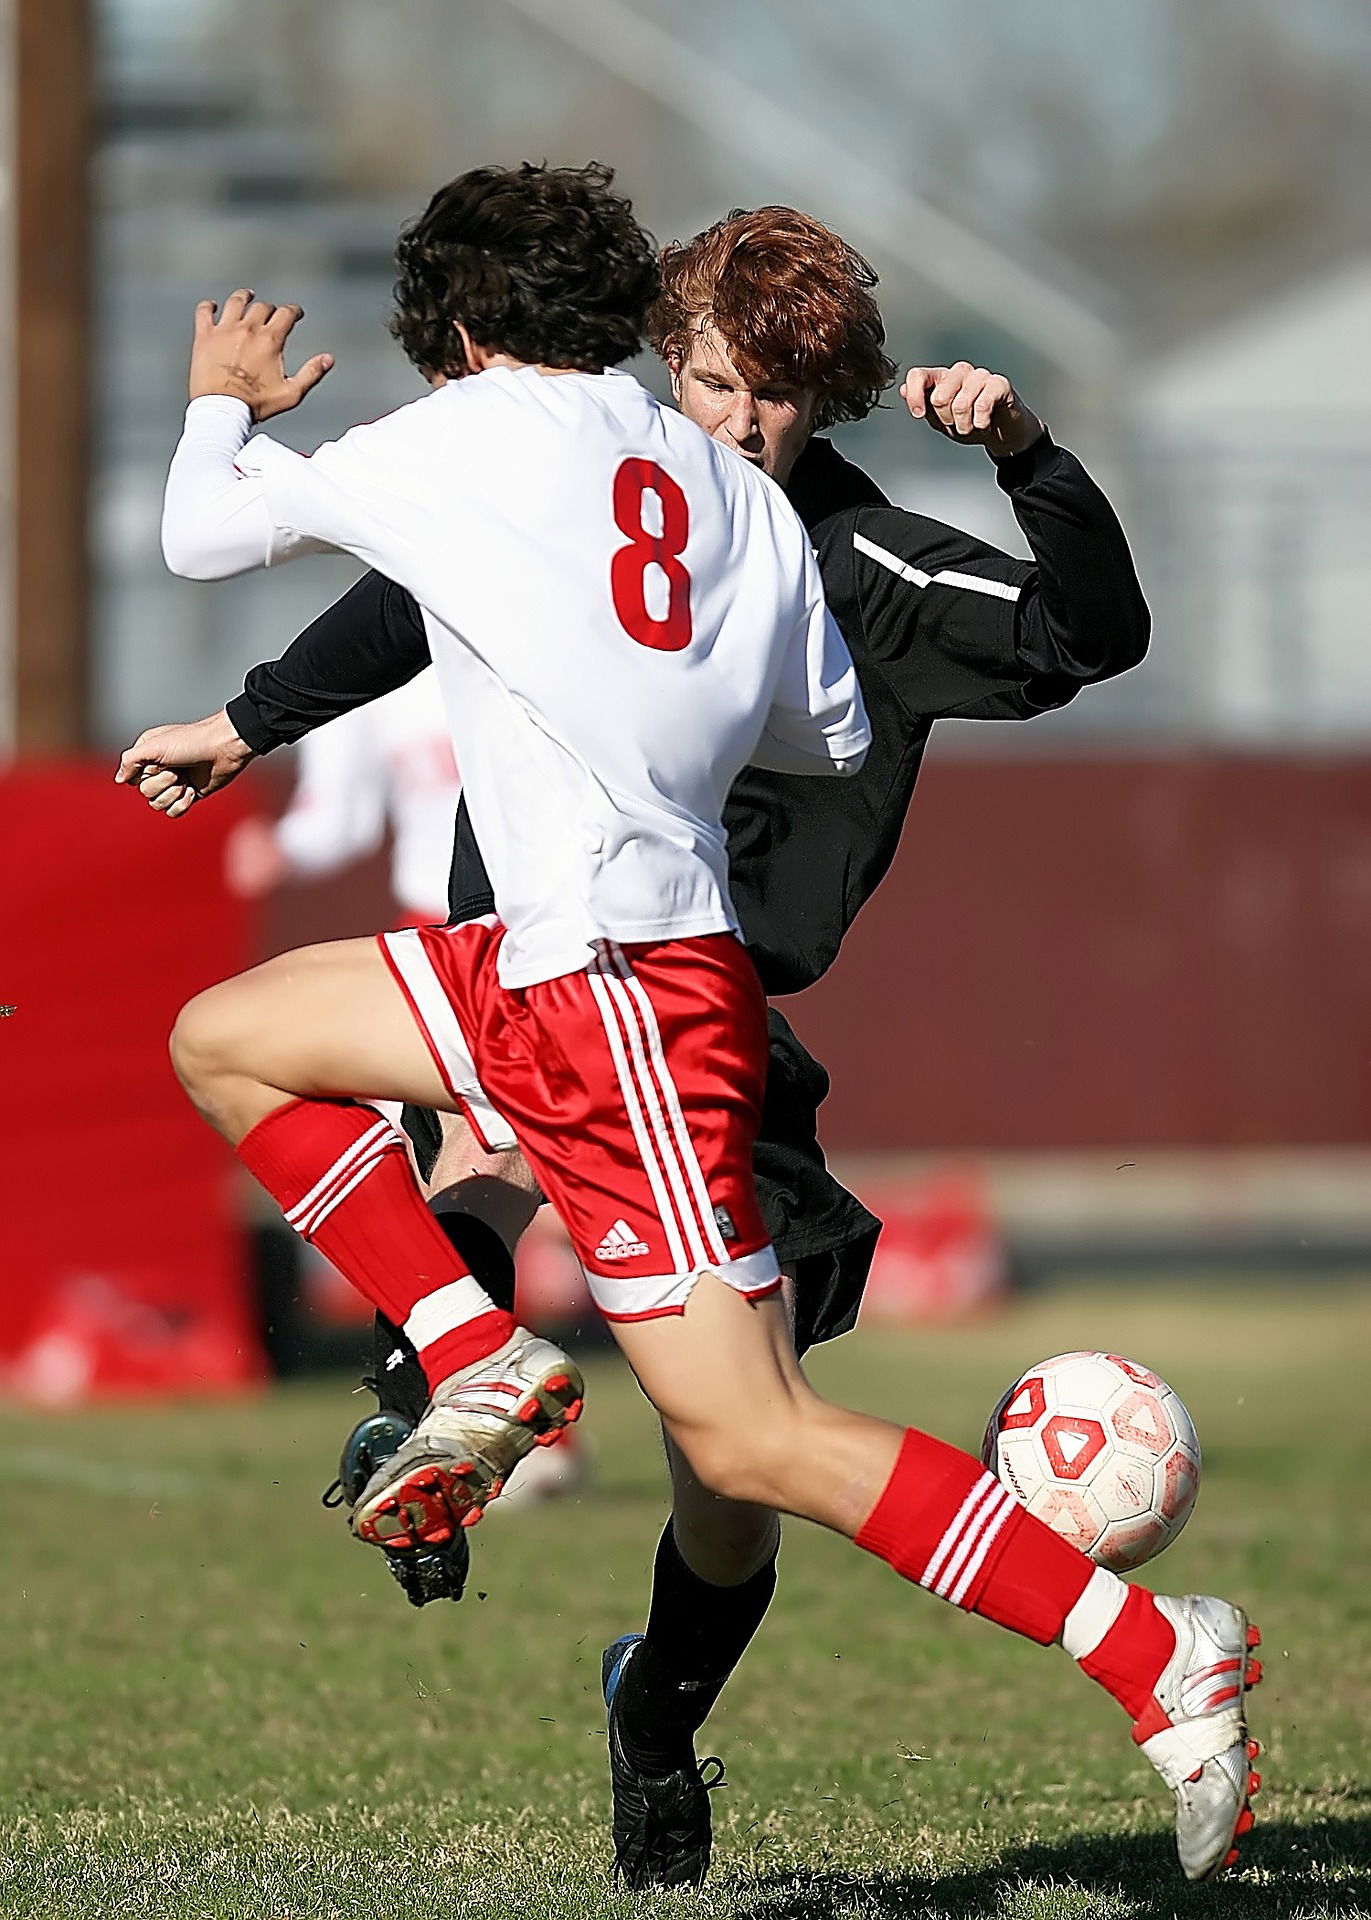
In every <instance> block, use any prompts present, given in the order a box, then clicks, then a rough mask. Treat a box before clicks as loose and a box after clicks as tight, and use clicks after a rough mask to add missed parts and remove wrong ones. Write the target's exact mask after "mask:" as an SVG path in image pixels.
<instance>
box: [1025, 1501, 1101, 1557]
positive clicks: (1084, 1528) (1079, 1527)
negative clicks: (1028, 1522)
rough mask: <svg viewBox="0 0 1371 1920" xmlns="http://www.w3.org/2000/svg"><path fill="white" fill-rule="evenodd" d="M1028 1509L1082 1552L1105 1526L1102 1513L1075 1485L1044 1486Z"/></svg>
mask: <svg viewBox="0 0 1371 1920" xmlns="http://www.w3.org/2000/svg"><path fill="white" fill-rule="evenodd" d="M1029 1510H1030V1512H1031V1513H1033V1514H1034V1515H1035V1516H1036V1517H1037V1518H1038V1519H1039V1520H1041V1521H1042V1522H1043V1523H1044V1525H1045V1526H1049V1527H1051V1529H1052V1531H1053V1532H1054V1533H1059V1534H1061V1536H1062V1538H1063V1539H1064V1540H1069V1541H1070V1542H1071V1544H1072V1546H1073V1547H1079V1548H1080V1550H1081V1552H1082V1553H1089V1552H1090V1550H1091V1548H1092V1547H1093V1546H1094V1545H1095V1542H1096V1541H1097V1540H1098V1539H1099V1537H1100V1535H1101V1534H1102V1533H1103V1532H1104V1530H1105V1524H1104V1516H1103V1515H1102V1514H1100V1513H1097V1512H1096V1510H1095V1508H1094V1507H1093V1506H1092V1504H1091V1502H1090V1501H1089V1500H1088V1499H1087V1498H1086V1496H1085V1495H1084V1494H1083V1493H1078V1492H1077V1491H1076V1489H1075V1488H1074V1487H1045V1488H1043V1490H1042V1491H1041V1492H1040V1493H1039V1494H1038V1495H1037V1496H1036V1498H1035V1499H1034V1500H1033V1502H1032V1504H1031V1506H1030V1509H1029Z"/></svg>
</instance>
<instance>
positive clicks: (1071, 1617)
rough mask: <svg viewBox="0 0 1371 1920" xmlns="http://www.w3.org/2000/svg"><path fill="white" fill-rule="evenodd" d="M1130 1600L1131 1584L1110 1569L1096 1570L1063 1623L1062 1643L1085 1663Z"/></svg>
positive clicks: (1074, 1658)
mask: <svg viewBox="0 0 1371 1920" xmlns="http://www.w3.org/2000/svg"><path fill="white" fill-rule="evenodd" d="M1127 1598H1128V1584H1127V1582H1126V1581H1124V1580H1120V1578H1119V1576H1118V1574H1117V1573H1111V1572H1110V1571H1109V1569H1108V1567H1096V1569H1095V1571H1094V1572H1093V1573H1092V1574H1091V1576H1090V1578H1089V1579H1088V1580H1087V1581H1086V1583H1085V1591H1084V1593H1083V1594H1082V1595H1081V1597H1080V1599H1079V1600H1078V1601H1077V1602H1076V1604H1075V1606H1074V1607H1073V1608H1072V1609H1071V1611H1070V1613H1068V1614H1067V1616H1066V1619H1065V1620H1064V1621H1063V1622H1062V1631H1061V1643H1062V1645H1063V1646H1064V1647H1065V1648H1066V1650H1067V1652H1068V1653H1069V1654H1070V1655H1071V1658H1072V1659H1073V1660H1084V1659H1085V1657H1086V1655H1087V1654H1089V1653H1093V1652H1094V1651H1095V1649H1096V1647H1098V1646H1099V1644H1100V1642H1101V1640H1103V1639H1104V1636H1105V1635H1106V1634H1107V1633H1108V1631H1109V1629H1110V1628H1111V1627H1112V1626H1113V1624H1114V1622H1115V1621H1116V1620H1117V1619H1118V1617H1119V1615H1120V1614H1121V1613H1122V1612H1123V1603H1124V1601H1125V1600H1126V1599H1127Z"/></svg>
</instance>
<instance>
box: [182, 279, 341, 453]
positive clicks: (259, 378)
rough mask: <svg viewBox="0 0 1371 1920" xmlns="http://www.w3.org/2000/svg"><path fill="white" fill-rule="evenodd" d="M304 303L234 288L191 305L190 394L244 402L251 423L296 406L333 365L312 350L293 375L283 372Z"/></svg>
mask: <svg viewBox="0 0 1371 1920" xmlns="http://www.w3.org/2000/svg"><path fill="white" fill-rule="evenodd" d="M304 311H305V310H304V308H303V307H289V306H288V307H273V306H272V305H271V304H270V303H269V302H268V301H266V300H254V299H253V297H252V294H251V292H250V291H249V289H248V288H246V287H239V288H238V290H237V292H236V293H231V294H230V295H229V297H228V299H227V300H225V302H224V306H223V311H222V312H220V310H219V305H218V302H217V301H214V300H202V301H201V302H200V304H199V306H198V307H197V308H196V309H195V339H194V342H193V344H192V346H191V350H190V397H191V399H192V400H199V399H201V398H203V396H204V395H205V394H208V393H226V394H228V395H230V397H231V398H232V399H234V400H242V401H245V402H246V404H247V405H248V407H249V408H250V409H251V411H252V417H253V419H254V420H255V421H258V422H261V421H263V420H270V419H271V418H272V416H273V415H274V414H278V413H289V412H290V410H291V408H292V407H298V406H299V404H300V402H301V401H302V400H303V399H304V397H305V395H306V394H307V393H308V392H309V391H310V389H311V387H317V386H318V384H319V382H320V381H321V380H322V379H323V377H324V375H325V374H326V373H327V372H328V370H329V368H330V367H331V366H332V365H333V355H332V354H331V353H316V354H315V355H314V357H313V359H312V360H306V362H305V364H304V365H303V366H302V367H301V368H300V370H299V372H298V373H287V372H286V362H285V352H286V341H287V340H288V339H289V338H290V334H291V331H292V329H293V328H294V326H295V323H296V321H297V320H300V319H302V318H303V317H304Z"/></svg>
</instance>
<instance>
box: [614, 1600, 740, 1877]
mask: <svg viewBox="0 0 1371 1920" xmlns="http://www.w3.org/2000/svg"><path fill="white" fill-rule="evenodd" d="M642 1637H643V1636H642V1635H641V1634H640V1633H629V1634H625V1635H624V1637H623V1638H622V1639H620V1640H616V1641H615V1642H614V1643H613V1645H612V1646H608V1647H606V1648H605V1651H604V1657H603V1659H602V1660H601V1662H600V1683H601V1685H602V1687H603V1688H604V1696H605V1728H606V1732H607V1734H608V1736H609V1781H610V1788H611V1791H612V1792H613V1795H614V1877H615V1879H616V1880H619V1881H621V1882H622V1883H623V1885H624V1886H625V1887H627V1888H628V1890H629V1892H630V1893H644V1892H647V1891H648V1890H649V1889H650V1888H652V1887H698V1886H701V1885H703V1883H704V1877H705V1875H706V1873H708V1871H709V1853H710V1846H711V1844H712V1841H713V1833H712V1830H711V1821H710V1813H709V1796H710V1794H711V1793H712V1792H713V1790H714V1789H715V1787H722V1786H723V1785H724V1784H725V1781H724V1766H723V1762H722V1760H719V1759H718V1758H716V1757H711V1758H710V1759H708V1760H703V1761H701V1762H699V1763H698V1764H697V1763H696V1762H695V1761H694V1760H692V1761H691V1763H690V1765H689V1766H688V1767H679V1768H677V1770H676V1771H675V1772H674V1773H668V1774H666V1775H665V1776H663V1777H661V1778H657V1777H655V1776H653V1775H652V1774H648V1773H640V1772H639V1770H638V1768H637V1767H635V1766H634V1765H633V1763H632V1762H631V1761H630V1760H629V1758H628V1756H627V1754H626V1753H625V1752H624V1749H623V1742H622V1739H621V1737H620V1733H619V1728H618V1716H617V1714H616V1713H615V1711H614V1696H615V1694H616V1693H617V1692H618V1690H619V1681H620V1678H621V1677H622V1675H623V1671H624V1668H625V1666H626V1665H627V1664H628V1662H629V1660H630V1659H631V1658H632V1656H633V1653H634V1651H635V1650H636V1648H637V1647H638V1645H639V1643H640V1641H641V1640H642ZM711 1768H712V1769H714V1771H713V1772H712V1773H711V1771H710V1769H711Z"/></svg>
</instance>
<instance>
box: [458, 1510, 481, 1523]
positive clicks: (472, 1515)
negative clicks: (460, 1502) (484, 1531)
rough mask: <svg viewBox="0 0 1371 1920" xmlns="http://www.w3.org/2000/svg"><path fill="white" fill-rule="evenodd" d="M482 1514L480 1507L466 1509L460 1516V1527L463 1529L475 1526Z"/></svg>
mask: <svg viewBox="0 0 1371 1920" xmlns="http://www.w3.org/2000/svg"><path fill="white" fill-rule="evenodd" d="M482 1512H483V1509H482V1508H480V1507H468V1508H467V1510H466V1512H465V1513H464V1514H463V1515H462V1525H463V1526H464V1527H474V1526H476V1525H477V1524H478V1522H479V1521H480V1518H481V1514H482Z"/></svg>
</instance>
